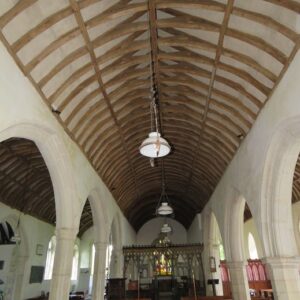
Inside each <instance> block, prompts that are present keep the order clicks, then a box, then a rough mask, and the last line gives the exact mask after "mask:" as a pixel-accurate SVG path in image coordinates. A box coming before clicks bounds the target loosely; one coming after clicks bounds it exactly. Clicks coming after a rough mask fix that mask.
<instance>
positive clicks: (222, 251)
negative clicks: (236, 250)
mask: <svg viewBox="0 0 300 300" xmlns="http://www.w3.org/2000/svg"><path fill="white" fill-rule="evenodd" d="M219 255H220V260H225V251H224V247H223V245H222V244H220V245H219Z"/></svg>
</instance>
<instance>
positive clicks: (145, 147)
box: [139, 18, 171, 165]
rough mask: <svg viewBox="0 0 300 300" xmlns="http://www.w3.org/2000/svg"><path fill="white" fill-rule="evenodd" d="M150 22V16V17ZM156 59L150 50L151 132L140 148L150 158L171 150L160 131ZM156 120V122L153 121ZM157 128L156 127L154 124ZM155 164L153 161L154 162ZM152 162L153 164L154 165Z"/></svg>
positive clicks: (165, 153) (162, 155)
mask: <svg viewBox="0 0 300 300" xmlns="http://www.w3.org/2000/svg"><path fill="white" fill-rule="evenodd" d="M149 24H150V18H149ZM149 41H150V45H151V34H149ZM153 64H154V59H153V53H152V51H151V52H150V79H151V91H150V99H151V101H150V118H151V132H150V133H149V135H148V137H147V138H146V139H145V140H144V141H143V142H142V144H141V146H140V148H139V150H140V153H141V154H142V155H143V156H146V157H149V158H158V157H164V156H166V155H168V154H169V153H170V151H171V147H170V145H169V143H168V142H167V141H166V140H165V139H164V138H163V137H162V136H161V133H160V131H159V126H160V122H159V114H158V109H159V105H158V104H159V99H158V94H159V93H158V87H157V86H156V80H155V79H156V74H155V71H154V67H153ZM153 121H154V122H153ZM153 123H154V124H155V128H154V126H153V125H154V124H153ZM152 164H153V163H152ZM152 164H151V165H152Z"/></svg>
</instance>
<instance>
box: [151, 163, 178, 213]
mask: <svg viewBox="0 0 300 300" xmlns="http://www.w3.org/2000/svg"><path fill="white" fill-rule="evenodd" d="M161 177H162V191H161V195H160V198H159V200H158V203H157V207H156V211H155V214H156V215H157V216H168V215H172V214H173V212H174V210H173V208H172V206H171V201H170V200H169V197H168V195H167V193H166V187H165V172H164V164H163V161H162V176H161Z"/></svg>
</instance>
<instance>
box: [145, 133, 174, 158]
mask: <svg viewBox="0 0 300 300" xmlns="http://www.w3.org/2000/svg"><path fill="white" fill-rule="evenodd" d="M170 151H171V147H170V145H169V143H168V142H167V141H166V140H165V139H164V138H162V137H161V136H160V133H159V132H150V133H149V137H147V138H146V139H145V140H144V141H143V142H142V145H141V146H140V153H141V154H142V155H144V156H147V157H153V158H156V157H163V156H166V155H168V154H169V153H170Z"/></svg>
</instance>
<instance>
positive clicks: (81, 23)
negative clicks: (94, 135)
mask: <svg viewBox="0 0 300 300" xmlns="http://www.w3.org/2000/svg"><path fill="white" fill-rule="evenodd" d="M69 2H70V5H71V7H72V9H73V10H74V14H75V17H76V21H77V23H78V26H79V28H80V31H81V34H82V36H83V38H84V40H85V43H86V45H87V48H88V49H89V54H90V58H91V61H92V63H93V65H94V70H95V74H96V76H97V80H98V83H99V90H100V91H101V93H102V94H103V98H104V100H105V102H106V104H107V107H108V109H109V111H110V114H111V117H112V118H113V120H114V123H115V125H116V126H117V128H118V131H119V133H120V138H121V140H122V147H123V149H124V151H125V153H126V158H127V161H128V164H129V167H130V169H131V171H132V175H133V178H134V182H135V184H136V193H137V197H139V191H138V188H137V186H138V184H137V181H138V180H137V175H136V173H135V170H134V167H133V166H132V165H131V162H130V158H129V156H128V153H127V148H126V147H127V146H126V145H125V142H124V137H123V134H122V130H121V128H120V125H119V123H118V120H117V118H116V116H115V113H114V111H113V108H112V106H111V103H110V99H109V97H108V95H107V93H106V90H105V89H104V87H103V81H102V77H101V76H102V75H101V70H100V68H99V66H98V63H97V59H96V56H95V53H94V45H93V43H92V42H91V40H90V37H89V34H88V31H87V28H86V25H85V23H84V21H83V18H82V15H81V12H80V8H79V6H78V3H77V1H75V0H69Z"/></svg>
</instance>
